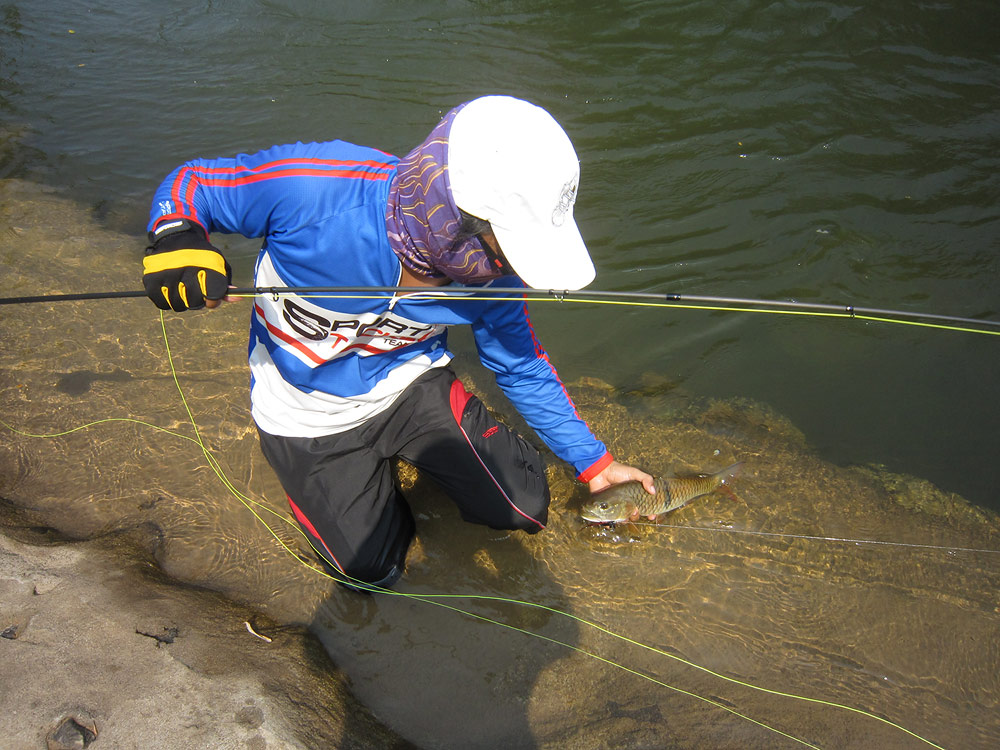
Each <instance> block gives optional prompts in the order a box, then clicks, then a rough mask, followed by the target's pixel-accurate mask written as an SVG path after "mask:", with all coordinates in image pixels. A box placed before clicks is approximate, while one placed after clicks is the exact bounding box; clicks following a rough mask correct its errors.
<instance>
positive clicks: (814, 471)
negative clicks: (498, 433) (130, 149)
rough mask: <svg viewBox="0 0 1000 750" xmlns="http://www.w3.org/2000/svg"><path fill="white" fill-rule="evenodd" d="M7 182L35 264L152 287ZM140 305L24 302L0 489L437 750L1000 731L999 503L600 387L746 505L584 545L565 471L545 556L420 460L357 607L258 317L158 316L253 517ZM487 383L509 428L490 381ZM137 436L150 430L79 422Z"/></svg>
mask: <svg viewBox="0 0 1000 750" xmlns="http://www.w3.org/2000/svg"><path fill="white" fill-rule="evenodd" d="M0 190H2V195H3V198H4V205H5V209H4V217H5V218H7V219H10V220H11V222H12V224H13V225H14V226H16V227H18V229H19V231H21V232H22V235H21V236H30V237H31V239H30V241H29V240H25V241H26V242H29V244H30V245H31V247H32V249H33V252H34V253H35V257H47V258H50V259H52V260H53V261H55V260H56V259H58V261H59V262H61V263H63V264H66V265H67V266H70V267H74V268H77V269H78V270H77V273H78V275H79V279H78V280H79V282H80V283H94V282H95V281H96V279H97V278H98V277H104V278H106V279H109V280H112V281H115V282H116V283H117V282H119V281H122V280H124V279H125V278H127V276H128V274H130V273H131V261H130V259H128V258H127V257H124V253H123V254H122V257H118V258H113V259H112V260H110V261H109V262H108V263H107V264H106V265H105V266H104V267H102V268H101V269H95V268H93V267H91V266H88V265H87V264H85V263H83V262H82V261H83V260H84V259H85V258H86V257H87V256H88V253H89V252H90V248H91V247H93V246H95V245H100V246H105V247H109V248H112V249H115V248H123V247H125V246H127V244H128V243H129V242H130V238H129V237H128V236H126V235H118V234H114V233H109V232H106V231H103V230H100V229H98V228H96V227H94V226H93V225H91V224H89V223H88V222H89V220H88V219H87V217H86V215H85V212H83V211H81V209H80V208H79V207H77V206H75V205H74V204H72V203H70V202H67V201H65V200H64V199H62V198H58V197H56V196H53V195H51V194H47V193H45V192H40V190H39V188H38V187H37V186H33V185H30V184H11V183H8V184H3V185H0ZM53 216H58V217H59V219H58V220H54V219H53V218H52V217H53ZM12 244H13V243H12V240H11V239H9V238H5V239H4V240H3V241H2V243H0V252H7V251H8V250H9V248H10V247H11V245H12ZM44 268H45V266H44V265H36V266H23V267H16V268H15V267H12V268H10V269H9V272H10V274H11V276H10V278H11V281H12V283H14V284H16V285H31V284H34V283H38V281H39V280H40V278H41V277H42V274H43V272H44ZM127 304H128V305H131V306H132V307H125V314H123V315H121V316H119V317H117V318H114V319H109V318H107V317H101V316H94V315H91V314H89V312H88V308H87V306H86V305H85V304H84V303H65V304H61V305H47V306H42V307H38V308H28V307H26V306H22V307H17V308H12V309H10V310H9V312H8V315H7V317H6V318H5V323H6V324H5V326H4V328H3V346H2V347H0V399H2V401H3V403H4V416H3V419H4V421H5V422H7V423H9V424H11V425H12V426H14V427H16V428H17V429H18V430H19V432H14V431H10V430H9V429H8V428H3V429H4V430H5V438H4V441H3V442H2V443H0V496H2V497H5V498H9V499H12V500H14V501H15V502H16V503H18V504H19V505H21V506H23V507H27V508H31V509H33V510H35V511H36V512H38V513H41V514H42V515H43V516H44V517H45V518H46V519H47V520H48V522H49V523H51V524H52V525H53V526H55V527H56V528H58V529H59V530H60V531H62V532H63V533H65V534H68V535H69V536H71V537H78V538H85V537H94V536H107V535H113V536H118V537H120V538H121V539H122V541H123V544H122V545H120V546H121V548H122V549H125V548H127V545H126V544H124V542H129V543H131V544H136V545H138V546H139V547H141V548H144V549H146V550H148V551H149V552H150V553H151V554H152V556H153V558H154V559H155V560H156V562H157V563H158V565H159V566H160V567H161V568H162V569H163V570H164V571H166V572H167V573H168V574H169V575H171V576H173V577H175V578H176V579H178V580H180V581H183V582H186V583H191V584H195V585H198V586H205V587H209V588H212V589H215V590H219V591H222V592H224V593H226V594H227V595H228V596H230V597H232V598H233V599H235V600H237V601H240V602H242V603H246V604H250V605H252V606H253V607H255V608H258V609H259V610H260V611H262V612H263V613H264V614H266V615H267V616H268V617H270V618H271V619H272V620H274V621H276V622H278V623H284V624H306V625H308V626H309V627H310V628H311V629H312V630H313V632H314V633H316V634H317V636H318V637H319V638H320V639H321V640H322V642H323V644H324V645H325V646H326V648H327V650H328V652H329V653H330V655H331V657H332V658H333V660H334V662H335V663H336V664H337V665H338V667H339V668H340V669H342V670H343V671H344V673H345V674H346V675H347V676H348V678H349V680H350V686H351V690H352V692H353V693H354V694H355V695H356V696H357V697H358V698H359V699H360V700H361V701H362V703H363V704H364V705H365V706H366V707H368V708H370V709H371V711H372V712H373V714H374V715H375V716H376V717H377V718H378V719H379V720H381V721H383V722H384V723H385V724H387V725H388V726H389V727H391V728H392V729H393V730H395V731H396V732H398V733H399V734H400V735H401V736H402V737H404V738H406V739H407V740H409V741H411V742H413V743H415V744H416V745H417V746H420V747H463V748H466V747H484V748H486V747H497V746H505V747H508V746H509V747H564V746H573V747H584V748H591V747H592V748H598V747H624V748H634V747H647V746H656V747H662V746H669V747H678V748H684V747H704V746H706V745H710V746H713V747H744V748H753V747H760V748H769V747H782V746H786V745H787V746H794V745H795V743H794V741H793V740H791V739H788V738H787V737H786V736H785V735H783V734H776V733H775V730H776V731H780V732H783V733H786V734H790V735H793V736H794V737H797V738H799V739H802V740H805V741H808V742H810V743H813V744H815V745H817V746H819V747H869V746H873V745H877V746H880V747H901V748H903V747H916V746H922V743H920V742H919V741H917V740H915V739H914V738H913V737H912V736H911V735H909V734H907V733H906V732H904V731H903V730H902V729H898V728H895V727H892V726H888V725H886V724H884V723H882V722H880V721H878V720H877V719H875V718H873V717H871V716H867V715H865V716H862V715H859V714H857V713H855V712H853V711H851V710H849V709H857V710H863V711H866V712H868V713H871V714H874V715H876V716H880V717H884V718H885V719H887V720H889V721H892V722H895V723H897V724H898V725H900V726H902V727H905V729H906V730H909V731H910V732H915V733H918V734H920V735H921V736H924V737H926V738H928V739H930V740H932V741H934V742H937V743H939V744H941V745H943V746H945V747H983V748H986V747H992V746H994V745H995V744H996V742H997V741H998V740H1000V722H998V720H997V716H998V713H997V710H996V709H997V702H998V700H1000V680H998V677H997V675H998V672H997V670H996V669H995V666H996V664H997V663H998V656H1000V654H998V652H997V649H998V646H997V642H996V638H995V633H996V628H997V623H998V618H1000V612H998V606H1000V601H998V600H997V596H996V592H997V591H998V590H1000V553H998V552H997V550H1000V518H998V517H997V515H996V514H995V513H993V512H992V511H988V510H982V509H979V508H977V507H976V506H974V505H971V504H969V503H968V502H967V501H965V500H963V499H962V498H960V497H958V496H956V495H954V494H949V493H945V492H942V491H941V490H939V489H937V488H936V487H935V486H933V485H932V484H931V483H929V482H927V481H926V480H925V479H923V478H919V477H913V476H908V475H900V474H893V473H889V472H887V471H885V470H882V469H878V468H871V467H855V468H840V467H837V466H836V465H834V464H832V463H830V462H829V461H827V460H825V459H823V458H822V457H821V456H819V455H817V454H816V452H815V451H813V450H812V449H810V448H809V447H808V445H807V444H806V441H805V439H804V437H803V435H802V433H801V432H800V431H799V430H798V429H797V428H796V427H795V426H794V425H793V424H792V423H791V422H789V421H788V420H787V419H785V418H784V417H782V416H780V415H779V414H777V413H776V412H774V411H773V410H772V409H770V408H769V407H767V406H764V405H761V404H759V403H757V402H753V401H750V400H746V399H743V400H740V399H731V400H706V399H696V398H691V397H690V396H688V395H686V394H680V393H678V392H677V391H676V390H675V389H672V388H670V387H664V386H663V384H662V383H659V382H655V381H653V380H650V381H649V382H648V383H647V384H646V386H645V387H644V388H643V389H638V390H635V391H632V392H629V393H626V392H622V391H621V390H619V389H616V388H614V387H613V386H611V385H609V384H607V383H605V382H603V381H598V380H587V379H581V380H578V381H575V382H573V383H571V384H570V386H571V389H572V391H573V393H574V395H575V396H576V400H577V403H578V406H579V408H580V409H581V411H582V413H583V415H584V416H585V417H586V418H587V419H588V421H589V422H590V423H591V424H592V425H593V426H594V428H595V429H596V430H598V431H599V432H600V433H601V434H603V435H605V436H607V438H608V440H609V443H610V444H611V447H612V449H613V450H614V451H615V452H616V453H618V454H620V455H621V456H622V457H623V458H625V459H626V460H633V461H641V462H643V463H644V464H646V465H650V466H656V467H659V468H660V469H661V470H662V471H677V472H685V471H693V470H714V469H716V468H718V467H720V466H722V465H728V464H729V463H732V461H733V460H734V459H735V458H737V457H738V458H741V459H742V460H743V461H744V462H745V467H746V471H745V473H744V474H743V476H741V477H740V478H739V479H738V480H737V481H736V482H735V483H734V489H735V490H736V492H737V495H738V497H739V501H738V502H733V501H732V500H731V499H729V498H726V497H723V496H708V497H705V498H703V499H700V500H698V501H696V502H695V503H692V504H691V505H690V506H688V507H686V508H684V509H682V510H680V511H677V512H675V513H673V514H670V515H668V516H667V517H665V518H664V519H663V522H662V523H663V525H662V526H651V525H649V524H638V525H636V526H635V527H634V528H633V527H628V526H623V527H617V528H614V529H608V528H595V527H589V526H585V525H583V524H582V523H581V522H580V520H579V518H578V510H579V506H580V504H581V502H582V501H583V500H584V499H585V498H584V495H585V491H584V490H583V488H581V487H580V486H579V485H578V484H577V483H576V482H575V481H574V480H573V479H572V477H571V476H570V475H569V473H568V472H567V471H566V470H565V468H564V467H562V466H560V465H558V464H554V465H553V466H552V467H550V471H549V476H550V480H551V483H552V487H553V497H554V501H553V512H552V518H551V523H550V528H549V529H548V530H547V531H546V532H544V533H542V534H539V535H536V536H533V537H526V536H523V535H520V534H507V533H500V532H495V531H490V530H488V529H482V528H478V527H473V526H470V525H468V524H464V523H463V522H461V520H460V519H459V518H458V514H457V512H456V510H455V509H454V507H453V506H451V504H450V503H449V502H448V501H447V499H446V498H444V497H443V496H441V494H440V492H439V491H438V490H437V489H436V488H435V487H434V486H432V485H431V484H430V483H428V482H427V481H426V480H422V479H421V478H420V477H419V476H417V475H416V474H415V473H414V472H413V471H412V470H411V469H409V468H408V467H405V466H402V467H400V481H401V483H402V485H403V486H404V488H405V490H406V492H407V494H408V496H409V497H410V499H411V502H412V505H413V507H414V511H415V514H416V516H417V521H418V539H419V549H418V550H416V551H415V554H414V555H413V556H412V558H411V561H410V565H409V568H408V572H407V575H406V577H405V578H404V580H403V582H402V584H401V586H400V589H399V591H400V593H401V594H402V595H401V596H391V597H390V596H376V597H364V596H358V595H354V594H351V593H349V592H344V591H340V590H337V589H336V588H335V587H334V586H333V585H332V584H331V583H330V582H329V580H327V579H326V578H324V577H322V576H321V575H318V574H317V573H316V572H315V571H314V570H313V569H312V568H311V567H310V563H311V561H312V557H311V555H310V553H309V550H308V549H306V548H305V545H304V543H303V542H302V541H301V537H300V536H299V535H298V534H297V533H296V532H295V530H294V528H293V527H292V526H291V525H290V523H289V521H290V516H289V513H288V510H287V508H286V507H285V505H284V503H283V502H282V498H283V495H282V493H281V490H280V488H279V487H278V485H277V482H276V481H275V479H274V477H273V475H272V474H271V472H270V471H269V470H268V469H267V467H266V463H265V461H264V460H263V458H262V456H261V455H260V452H259V450H258V448H257V446H256V439H255V436H254V434H253V431H252V429H251V427H250V426H249V421H248V414H247V406H246V399H245V394H243V391H242V389H243V388H244V387H245V380H246V372H245V365H244V362H243V357H244V341H243V334H242V332H240V331H239V328H240V326H241V325H242V322H243V321H244V320H245V316H246V314H247V310H246V309H244V308H245V306H244V305H240V304H233V305H230V306H227V307H226V308H224V309H223V310H221V311H218V312H213V313H202V314H193V315H188V316H169V317H168V318H167V319H166V326H165V327H166V330H167V338H168V341H169V344H170V350H171V353H172V362H173V364H174V366H175V367H176V371H177V372H178V373H179V381H180V384H181V388H182V390H183V392H184V395H185V397H186V402H187V404H188V406H189V408H190V409H191V413H192V414H193V415H194V418H195V421H196V422H197V424H198V427H199V430H200V435H201V437H202V439H203V440H204V442H205V444H206V446H207V448H208V449H209V450H210V451H211V453H212V455H213V456H215V457H216V458H217V461H218V468H219V471H220V473H222V474H224V475H225V477H227V478H228V480H229V481H230V482H231V483H232V486H233V488H234V489H235V490H236V491H237V492H238V493H240V495H242V496H243V502H241V501H240V499H239V498H238V497H237V496H235V495H234V494H232V493H230V492H229V490H227V489H226V487H224V486H223V484H222V482H220V481H219V478H218V476H217V475H216V472H215V471H213V470H212V469H211V468H210V467H209V465H208V462H207V459H206V458H205V457H204V455H203V454H202V451H201V448H200V447H199V446H198V445H196V444H195V443H193V442H192V441H191V438H193V437H194V435H195V434H194V432H193V428H192V427H191V425H190V424H189V423H188V418H187V415H186V411H185V407H184V405H183V403H182V402H181V401H180V398H179V395H178V392H177V389H176V386H175V384H174V381H173V377H172V375H171V371H170V367H169V362H170V361H169V360H168V359H167V357H166V353H165V350H164V344H163V340H162V331H161V330H160V322H159V319H158V318H157V317H156V316H155V315H146V314H141V311H142V310H145V303H144V302H143V301H142V300H133V301H131V302H129V303H127ZM55 363H58V364H57V365H56V366H54V364H55ZM109 363H114V364H109ZM470 364H471V360H470V358H469V357H464V358H461V359H460V361H459V368H460V369H465V368H466V367H468V365H470ZM122 373H127V376H125V375H123V374H122ZM467 379H468V381H469V382H470V384H472V386H473V387H474V388H475V389H477V390H479V391H480V392H481V393H482V394H483V396H484V398H486V399H487V400H488V401H489V402H490V403H492V404H494V405H495V406H496V408H497V409H498V410H499V411H500V413H502V414H503V413H504V412H505V407H504V404H503V402H501V401H497V400H495V394H494V393H493V389H492V388H491V387H490V385H489V384H488V383H487V382H486V381H485V380H483V379H482V378H481V373H478V371H476V370H470V371H469V372H468V374H467ZM508 416H509V415H508ZM122 417H124V418H128V419H129V420H142V422H143V423H144V424H143V423H139V422H136V421H111V422H107V421H103V422H100V423H98V424H93V425H91V426H89V427H87V428H86V429H83V430H79V431H73V432H67V431H68V430H71V429H72V428H75V427H77V426H80V425H84V424H88V423H90V422H92V421H96V420H106V419H108V418H116V419H117V418H122ZM157 428H165V429H167V430H170V432H164V431H163V430H162V429H157ZM24 432H29V433H32V434H35V435H38V434H52V433H66V434H61V435H58V436H54V437H29V436H26V435H24V434H22V433H24ZM244 503H245V504H244ZM251 509H252V510H253V513H252V512H251ZM255 514H256V515H255ZM265 523H266V524H267V526H269V527H270V530H269V529H268V528H266V527H265V525H264V524H265ZM845 539H846V540H848V541H844V540H845ZM865 540H868V541H867V542H866V541H865ZM884 542H890V543H891V544H883V543H884ZM990 550H991V551H990ZM415 597H416V598H415ZM512 600H516V601H512ZM525 602H527V603H525ZM595 625H596V626H598V627H595ZM614 634H618V635H619V636H622V637H624V638H627V639H629V640H628V641H626V640H624V639H623V638H620V637H616V635H614ZM647 647H651V648H653V649H657V650H656V651H653V650H650V648H647ZM672 657H679V658H681V659H684V660H685V662H681V661H678V660H677V659H674V658H672ZM688 662H690V663H688ZM691 664H697V665H699V666H700V667H702V668H704V669H709V670H712V671H714V672H716V673H718V675H712V674H709V673H706V672H704V671H701V670H700V669H698V668H696V667H694V666H691ZM724 678H729V679H724ZM734 681H736V682H734ZM748 685H753V686H756V687H758V688H764V689H767V690H771V691H780V692H781V693H791V694H794V695H797V696H803V697H807V698H812V699H814V700H820V701H825V702H826V703H822V704H820V703H806V702H803V701H802V700H801V699H800V698H795V697H791V696H788V695H775V694H773V693H763V692H760V691H759V690H755V689H753V688H752V687H749V686H748ZM680 691H683V692H680ZM708 701H711V703H709V702H708ZM831 703H835V704H839V705H842V706H847V707H849V708H846V709H845V708H839V707H835V706H832V705H830V704H831ZM727 709H729V710H730V711H734V712H738V714H740V715H737V714H735V713H730V712H729V711H727ZM442 715H443V716H446V717H447V718H446V720H442V718H441V717H442ZM743 717H748V718H743ZM751 719H752V721H751ZM754 722H762V723H764V724H766V725H768V727H770V728H765V727H762V726H760V725H759V724H757V723H754ZM348 729H349V728H348Z"/></svg>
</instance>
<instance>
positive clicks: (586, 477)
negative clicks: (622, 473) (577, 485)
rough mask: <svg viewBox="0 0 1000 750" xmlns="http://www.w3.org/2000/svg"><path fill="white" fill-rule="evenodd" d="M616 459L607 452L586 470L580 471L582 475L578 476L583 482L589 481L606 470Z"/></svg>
mask: <svg viewBox="0 0 1000 750" xmlns="http://www.w3.org/2000/svg"><path fill="white" fill-rule="evenodd" d="M614 460H615V457H614V456H612V455H611V453H610V452H609V453H605V454H604V455H603V456H601V457H600V458H599V459H597V460H596V461H595V462H594V463H592V464H591V465H590V466H589V467H587V468H586V469H585V470H584V471H582V472H580V476H578V477H577V479H579V480H580V481H581V482H584V483H586V482H589V481H590V480H591V479H593V478H594V477H596V476H597V475H598V474H600V473H601V472H602V471H604V470H605V469H606V468H608V466H610V465H611V463H612V462H613V461H614Z"/></svg>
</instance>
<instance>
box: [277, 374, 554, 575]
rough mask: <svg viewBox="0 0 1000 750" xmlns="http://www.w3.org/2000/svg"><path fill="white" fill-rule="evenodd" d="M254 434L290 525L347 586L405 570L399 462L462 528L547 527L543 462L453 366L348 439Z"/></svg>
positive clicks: (406, 538) (409, 534)
mask: <svg viewBox="0 0 1000 750" xmlns="http://www.w3.org/2000/svg"><path fill="white" fill-rule="evenodd" d="M258 432H259V433H260V443H261V448H262V449H263V452H264V455H265V456H266V457H267V460H268V462H269V463H270V464H271V466H272V467H273V469H274V471H275V473H276V474H277V475H278V479H280V480H281V484H282V486H283V487H284V489H285V492H286V493H288V501H289V503H290V504H291V508H292V512H293V513H294V514H295V518H296V519H297V520H298V522H299V524H300V525H301V527H302V529H303V531H305V533H306V534H307V535H308V536H309V538H310V540H311V541H312V544H313V546H314V547H315V548H316V550H317V551H318V552H319V554H320V555H321V556H322V558H323V559H324V560H325V561H326V562H327V563H328V565H330V566H331V567H332V568H333V570H334V571H335V572H336V573H339V574H341V575H337V578H338V580H339V581H340V582H342V583H344V584H345V585H348V586H349V587H351V583H352V582H354V583H357V582H358V581H361V582H363V583H369V584H373V585H376V586H390V585H392V584H393V583H394V582H395V581H396V580H398V578H399V577H400V576H401V575H402V573H403V561H404V559H405V557H406V550H407V548H408V547H409V545H410V542H411V540H412V539H413V533H414V522H413V515H412V514H411V513H410V509H409V506H408V505H407V503H406V501H405V500H404V499H403V497H402V495H401V494H400V492H399V490H398V488H397V487H396V486H395V482H394V481H393V474H392V459H393V458H395V457H397V456H398V457H400V458H403V459H405V460H406V461H408V462H410V463H411V464H413V465H414V466H416V467H417V468H418V469H420V470H421V471H423V472H425V473H427V474H429V475H430V476H431V477H433V478H434V479H435V480H437V482H438V483H439V484H440V485H441V486H442V487H443V488H444V490H445V491H446V492H447V493H448V495H449V496H450V497H451V499H452V500H453V501H454V502H455V503H456V505H458V508H459V511H460V512H461V514H462V517H463V518H464V519H465V520H467V521H471V522H472V523H479V524H484V525H486V526H490V527H492V528H495V529H523V530H525V531H528V532H530V533H534V532H537V531H540V530H541V529H543V528H545V522H546V519H547V517H548V507H549V487H548V483H547V482H546V479H545V469H544V464H543V461H542V457H541V456H540V455H539V453H538V451H537V450H535V448H534V447H533V446H532V445H530V444H529V443H528V442H527V441H525V440H524V438H522V437H521V436H520V435H518V434H517V433H515V432H513V431H512V430H509V429H508V428H507V427H505V426H504V425H502V424H500V423H499V422H497V421H496V420H495V419H494V418H493V417H492V416H491V415H490V413H489V412H488V411H487V410H486V407H485V406H483V404H482V402H481V401H480V400H479V399H478V398H476V397H475V396H473V395H471V394H470V393H468V392H467V391H466V390H465V388H464V386H463V385H462V383H461V381H459V380H458V379H457V378H456V377H455V373H454V372H453V371H452V370H451V368H447V367H445V368H438V369H435V370H432V371H431V372H429V373H427V374H426V375H423V376H421V377H420V378H418V379H417V380H416V381H415V382H414V383H413V384H412V385H410V386H409V387H408V388H407V389H406V391H405V392H404V393H403V395H401V396H400V397H399V399H397V401H396V402H395V403H394V404H393V405H392V406H391V407H390V408H389V409H387V410H386V411H384V412H382V413H381V414H378V415H376V416H375V417H373V418H372V419H371V420H369V421H368V422H366V423H365V424H363V425H362V426H360V427H357V428H355V429H353V430H349V431H347V432H342V433H337V434H335V435H327V436H324V437H320V438H288V437H278V436H275V435H270V434H268V433H265V432H263V431H262V430H258ZM352 588H353V587H352Z"/></svg>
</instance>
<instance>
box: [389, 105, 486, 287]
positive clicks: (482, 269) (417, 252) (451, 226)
mask: <svg viewBox="0 0 1000 750" xmlns="http://www.w3.org/2000/svg"><path fill="white" fill-rule="evenodd" d="M464 106H465V105H464V104H462V105H459V106H458V107H455V109H453V110H451V111H450V112H449V113H448V114H446V115H445V116H444V118H443V119H442V120H441V122H439V123H438V124H437V127H435V128H434V130H432V131H431V134H430V135H429V136H428V137H427V140H425V141H424V142H423V143H421V144H420V145H419V146H417V147H416V148H415V149H413V151H411V152H410V153H408V154H407V155H406V156H404V157H403V158H402V159H401V160H400V162H399V167H398V168H397V171H396V176H395V177H393V179H392V184H391V185H390V186H389V203H388V205H387V206H386V213H385V224H386V230H387V231H388V233H389V245H390V246H391V247H392V250H393V252H394V253H396V255H397V256H398V257H399V260H400V262H401V263H402V264H403V266H404V267H405V268H406V269H407V270H408V271H410V272H411V273H412V274H414V275H415V276H420V277H423V278H426V279H441V278H445V277H447V278H449V279H451V280H452V281H456V282H458V283H460V284H474V283H481V282H484V281H488V280H490V279H495V278H497V276H498V274H497V272H496V271H495V270H494V269H493V267H492V266H491V265H490V262H489V258H487V256H486V253H484V252H483V249H482V246H481V245H480V244H479V240H478V239H476V238H475V237H472V238H470V239H467V240H463V241H461V242H456V241H455V237H456V235H457V234H458V230H459V227H460V226H461V223H462V221H461V217H460V215H459V212H458V207H457V206H456V205H455V202H454V201H453V200H452V197H451V187H450V183H449V181H448V165H447V157H448V132H449V130H450V129H451V123H452V121H453V120H454V119H455V115H456V114H458V111H459V110H460V109H461V108H462V107H464Z"/></svg>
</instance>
